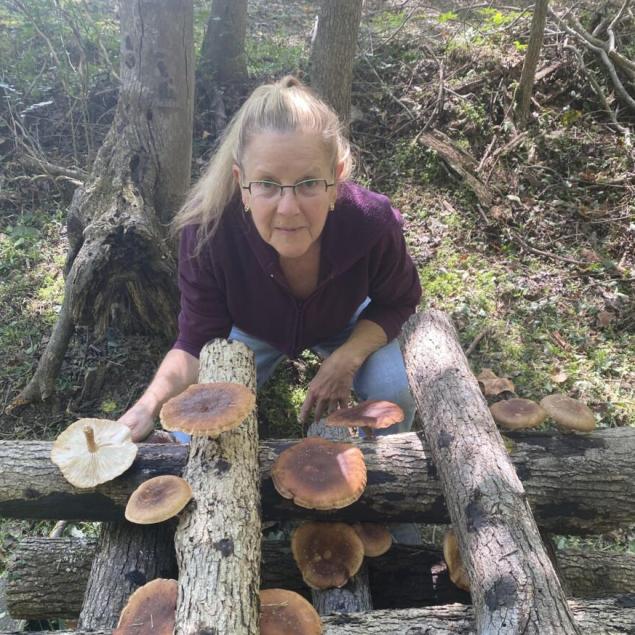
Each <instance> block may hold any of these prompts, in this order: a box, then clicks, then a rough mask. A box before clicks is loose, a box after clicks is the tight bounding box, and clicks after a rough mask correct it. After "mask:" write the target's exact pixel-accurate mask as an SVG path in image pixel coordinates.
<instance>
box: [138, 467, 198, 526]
mask: <svg viewBox="0 0 635 635" xmlns="http://www.w3.org/2000/svg"><path fill="white" fill-rule="evenodd" d="M191 498H192V488H191V487H190V486H189V484H188V482H187V481H186V480H184V479H182V478H181V477H180V476H173V475H172V474H165V475H163V476H155V477H154V478H151V479H148V480H147V481H144V482H143V483H141V485H139V487H137V489H136V490H135V491H134V492H132V495H131V496H130V498H129V499H128V504H127V505H126V518H127V519H128V520H129V521H130V522H131V523H137V525H151V524H153V523H162V522H163V521H164V520H167V519H168V518H172V516H176V515H177V514H178V513H179V512H180V511H181V510H182V509H183V508H184V507H185V506H186V505H187V504H188V503H189V502H190V500H191Z"/></svg>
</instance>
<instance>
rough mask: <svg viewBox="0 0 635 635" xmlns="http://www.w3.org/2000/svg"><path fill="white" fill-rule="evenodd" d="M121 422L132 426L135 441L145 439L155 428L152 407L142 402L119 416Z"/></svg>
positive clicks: (131, 430)
mask: <svg viewBox="0 0 635 635" xmlns="http://www.w3.org/2000/svg"><path fill="white" fill-rule="evenodd" d="M119 422H120V423H124V424H125V425H127V426H128V427H129V428H130V432H131V433H132V440H133V441H134V442H135V443H139V441H143V440H144V439H145V438H146V437H148V436H149V435H150V434H151V433H152V431H153V430H154V416H153V414H152V409H151V408H149V407H148V406H146V405H145V404H143V403H140V402H139V403H136V404H135V405H134V406H132V408H130V410H128V411H127V412H125V413H124V414H123V415H122V416H121V417H120V418H119Z"/></svg>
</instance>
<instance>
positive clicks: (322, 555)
mask: <svg viewBox="0 0 635 635" xmlns="http://www.w3.org/2000/svg"><path fill="white" fill-rule="evenodd" d="M291 551H292V553H293V558H294V560H295V562H296V564H297V565H298V569H300V572H301V573H302V578H303V579H304V581H305V582H306V584H307V585H308V586H310V587H311V588H312V589H331V588H333V587H338V588H339V587H343V586H344V585H345V584H346V583H347V582H348V581H349V580H350V579H351V578H352V577H353V576H354V575H355V574H356V573H357V572H358V571H359V568H360V567H361V566H362V562H363V561H364V545H363V543H362V541H361V539H360V537H359V536H358V535H357V533H356V532H355V530H354V529H353V528H352V527H351V526H350V525H347V524H346V523H317V522H311V523H304V524H303V525H300V527H298V528H297V529H296V530H295V531H294V532H293V535H292V536H291Z"/></svg>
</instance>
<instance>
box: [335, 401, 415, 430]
mask: <svg viewBox="0 0 635 635" xmlns="http://www.w3.org/2000/svg"><path fill="white" fill-rule="evenodd" d="M403 418H404V413H403V410H402V409H401V407H400V406H398V405H397V404H396V403H392V402H391V401H381V400H368V401H362V402H361V403H359V404H357V405H356V406H352V407H350V408H340V409H339V410H335V411H334V412H332V413H331V414H330V415H329V416H328V417H327V418H326V425H328V426H341V427H347V428H361V429H362V430H363V431H364V434H365V435H366V436H367V437H369V438H371V439H372V438H375V430H380V429H382V428H389V427H390V426H392V425H394V424H395V423H401V422H402V421H403Z"/></svg>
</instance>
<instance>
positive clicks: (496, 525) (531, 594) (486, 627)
mask: <svg viewBox="0 0 635 635" xmlns="http://www.w3.org/2000/svg"><path fill="white" fill-rule="evenodd" d="M404 361H405V363H406V371H407V373H408V378H409V380H410V386H411V388H412V391H413V396H414V398H415V402H416V404H417V408H418V410H419V412H422V413H426V423H425V426H424V429H423V433H424V435H425V438H426V440H427V441H428V446H429V448H430V452H431V454H432V458H433V460H434V464H435V466H436V468H437V471H438V474H439V478H440V481H441V487H442V490H443V494H444V497H445V501H446V504H447V506H448V510H449V512H450V518H451V520H452V526H453V529H454V531H455V533H456V535H457V539H458V543H459V547H460V549H461V553H462V556H463V562H464V564H465V565H466V568H467V571H468V575H469V578H470V588H471V595H472V602H473V603H474V613H475V618H476V626H477V632H478V633H497V634H505V633H510V634H511V633H525V634H527V635H530V634H534V635H539V634H540V635H547V634H551V633H553V634H554V635H555V634H558V635H566V634H569V633H571V634H573V633H579V632H580V631H579V630H578V627H577V626H576V624H575V622H574V620H573V616H572V615H571V612H570V611H569V608H568V606H567V603H566V598H565V594H564V592H563V590H562V587H561V586H560V582H559V580H558V577H557V575H556V572H555V571H554V568H553V565H552V564H551V561H550V560H549V557H548V555H547V553H546V551H545V549H544V546H543V543H542V540H541V538H540V533H539V530H538V526H537V525H536V522H535V520H534V517H533V515H532V512H531V509H530V508H529V503H528V501H527V495H526V493H525V490H524V488H523V486H522V483H521V482H520V479H519V478H518V476H517V474H516V472H515V471H514V467H513V465H512V463H511V461H510V459H509V455H508V453H507V451H506V449H505V445H504V443H503V440H502V438H501V435H500V434H499V432H498V429H497V428H496V425H495V423H494V420H493V419H492V416H491V414H490V412H489V409H488V407H487V403H486V402H485V400H484V398H483V396H482V394H481V391H480V389H479V386H478V383H477V381H476V379H475V377H474V375H473V374H472V372H471V370H470V367H469V364H468V361H467V358H466V357H465V355H464V353H463V350H462V349H461V345H460V343H459V341H458V336H457V334H456V331H455V330H454V327H453V326H452V324H451V322H450V320H449V318H448V317H447V316H446V315H445V314H444V313H442V312H440V311H426V312H424V313H419V314H417V315H415V316H414V319H411V320H409V321H408V323H407V324H406V326H405V327H404Z"/></svg>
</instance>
